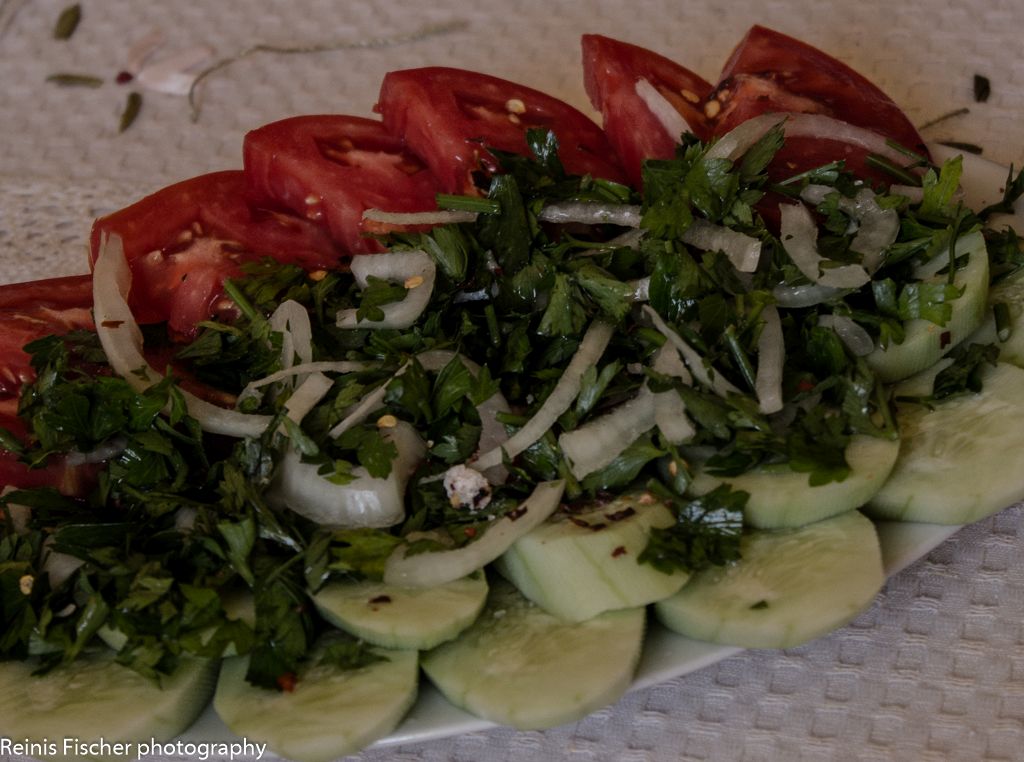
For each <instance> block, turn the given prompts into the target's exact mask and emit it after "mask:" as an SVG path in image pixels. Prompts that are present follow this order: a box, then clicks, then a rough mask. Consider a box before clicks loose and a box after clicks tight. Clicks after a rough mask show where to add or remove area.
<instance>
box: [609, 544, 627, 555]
mask: <svg viewBox="0 0 1024 762" xmlns="http://www.w3.org/2000/svg"><path fill="white" fill-rule="evenodd" d="M625 554H626V546H625V545H620V546H619V547H617V548H616V549H615V550H613V551H612V558H618V557H619V556H624V555H625Z"/></svg>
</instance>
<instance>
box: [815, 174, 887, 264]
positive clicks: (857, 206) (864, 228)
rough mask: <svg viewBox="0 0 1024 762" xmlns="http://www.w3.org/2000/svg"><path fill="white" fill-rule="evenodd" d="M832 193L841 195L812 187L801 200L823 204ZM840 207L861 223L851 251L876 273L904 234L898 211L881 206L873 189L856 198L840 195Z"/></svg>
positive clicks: (823, 187)
mask: <svg viewBox="0 0 1024 762" xmlns="http://www.w3.org/2000/svg"><path fill="white" fill-rule="evenodd" d="M830 193H838V191H836V190H835V189H834V188H831V187H829V186H827V185H808V186H807V187H806V188H805V189H804V190H803V191H802V192H801V193H800V197H801V198H802V199H803V200H804V201H807V202H808V203H811V204H814V205H816V206H817V205H818V204H821V203H822V202H823V201H824V200H825V199H826V198H827V197H828V195H829V194H830ZM838 204H839V208H840V209H842V210H843V211H844V212H846V213H847V214H849V215H850V216H851V217H853V218H854V219H855V220H856V221H857V234H856V235H854V237H853V240H852V241H851V242H850V250H851V251H855V252H857V253H858V254H860V255H861V257H863V259H862V260H861V262H862V264H863V265H864V269H865V270H867V271H868V272H869V273H873V272H874V271H875V270H877V269H878V266H879V265H880V264H881V263H882V254H883V252H885V250H886V249H888V248H889V247H890V246H892V244H893V243H894V242H895V241H896V236H897V235H898V234H899V232H900V217H899V215H898V214H897V213H896V210H895V209H883V208H882V207H880V206H879V205H878V201H877V200H876V197H875V194H874V192H873V191H872V190H871V189H870V188H861V189H860V190H859V191H858V192H857V195H856V196H855V197H854V198H847V197H846V196H843V195H842V194H840V195H839V201H838Z"/></svg>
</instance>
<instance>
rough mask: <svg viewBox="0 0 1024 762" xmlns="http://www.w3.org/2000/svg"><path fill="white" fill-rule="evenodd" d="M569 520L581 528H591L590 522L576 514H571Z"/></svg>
mask: <svg viewBox="0 0 1024 762" xmlns="http://www.w3.org/2000/svg"><path fill="white" fill-rule="evenodd" d="M569 521H571V522H572V523H573V524H575V525H576V526H578V527H580V528H581V529H590V524H588V523H587V522H586V521H584V520H583V519H578V518H576V517H575V516H570V517H569Z"/></svg>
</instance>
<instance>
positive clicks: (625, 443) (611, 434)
mask: <svg viewBox="0 0 1024 762" xmlns="http://www.w3.org/2000/svg"><path fill="white" fill-rule="evenodd" d="M676 396H678V395H676ZM654 424H655V420H654V395H653V394H652V393H651V391H650V389H648V388H647V387H646V386H644V387H642V388H641V389H640V392H639V393H638V394H637V395H636V396H635V397H634V398H633V399H631V400H629V401H628V402H624V403H622V404H621V405H619V406H618V407H616V408H615V409H614V410H611V411H609V412H607V413H605V414H604V415H601V416H599V417H597V418H594V419H593V420H591V421H588V422H587V423H585V424H583V425H582V426H580V427H579V428H577V429H574V430H572V431H567V432H565V433H564V434H562V435H561V436H559V437H558V446H559V447H561V448H562V452H563V453H564V454H565V456H566V457H567V458H568V459H569V467H570V470H571V471H572V475H573V476H575V477H576V478H577V479H582V478H583V477H584V476H586V475H587V474H592V473H594V472H595V471H599V470H601V469H602V468H604V467H605V466H607V465H608V464H609V463H611V462H612V461H613V460H615V459H616V458H617V457H619V455H620V454H622V451H623V450H625V449H626V448H627V447H629V446H630V445H631V444H633V442H635V441H636V440H637V438H638V437H640V435H641V434H643V433H644V432H646V431H649V430H650V429H652V428H654Z"/></svg>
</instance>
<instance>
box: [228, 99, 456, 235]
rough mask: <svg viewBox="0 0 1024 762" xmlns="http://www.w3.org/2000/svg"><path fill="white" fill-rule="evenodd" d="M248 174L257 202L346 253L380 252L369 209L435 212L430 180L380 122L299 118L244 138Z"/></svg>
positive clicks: (433, 185)
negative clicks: (314, 227) (325, 236)
mask: <svg viewBox="0 0 1024 762" xmlns="http://www.w3.org/2000/svg"><path fill="white" fill-rule="evenodd" d="M243 155H244V164H245V176H246V182H247V184H248V188H249V191H250V193H252V194H253V197H254V198H255V199H256V200H257V201H259V202H263V203H266V204H270V205H277V206H281V207H283V208H287V209H289V210H291V211H292V212H293V213H294V214H296V215H298V216H300V217H302V218H304V219H306V220H310V221H312V222H314V223H316V224H318V225H321V226H323V227H324V228H326V230H328V231H329V233H330V237H331V238H332V239H333V240H334V241H335V242H336V243H337V244H338V245H339V246H340V247H341V249H342V250H344V251H346V252H351V253H354V254H356V253H367V252H377V251H382V250H383V248H384V247H383V246H382V245H381V244H380V243H379V242H378V241H377V240H376V239H374V238H370V237H367V235H366V234H367V232H370V228H369V227H368V226H367V225H365V224H364V222H363V219H362V216H363V212H364V211H366V210H367V209H370V208H376V209H382V210H385V211H393V212H418V211H425V210H429V209H434V208H436V206H437V204H436V202H435V197H436V195H437V192H438V186H437V183H436V182H435V180H434V177H433V175H432V174H431V173H430V171H429V170H428V169H427V167H426V165H424V164H423V163H422V162H421V161H420V160H419V159H417V158H416V157H415V156H413V155H412V153H410V152H409V151H407V150H406V149H405V146H404V145H403V143H402V141H401V140H400V139H398V138H396V137H394V136H392V135H391V134H390V133H389V132H388V131H387V130H386V129H385V128H384V125H383V124H382V123H381V122H380V121H375V120H373V119H364V118H362V117H356V116H328V115H320V116H299V117H293V118H291V119H283V120H281V121H279V122H273V123H271V124H268V125H266V126H264V127H260V128H259V129H256V130H253V131H252V132H250V133H249V134H248V135H246V136H245V143H244V147H243Z"/></svg>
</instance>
